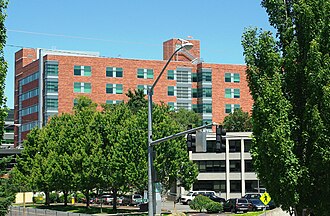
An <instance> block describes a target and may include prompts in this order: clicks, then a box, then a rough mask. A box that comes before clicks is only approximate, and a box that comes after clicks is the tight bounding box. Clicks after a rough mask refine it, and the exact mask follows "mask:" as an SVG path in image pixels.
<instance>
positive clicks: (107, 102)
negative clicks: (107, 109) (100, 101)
mask: <svg viewBox="0 0 330 216" xmlns="http://www.w3.org/2000/svg"><path fill="white" fill-rule="evenodd" d="M105 103H106V104H113V100H106V102H105Z"/></svg>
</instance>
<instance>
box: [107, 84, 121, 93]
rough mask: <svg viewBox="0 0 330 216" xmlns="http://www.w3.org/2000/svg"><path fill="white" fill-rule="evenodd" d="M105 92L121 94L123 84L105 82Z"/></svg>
mask: <svg viewBox="0 0 330 216" xmlns="http://www.w3.org/2000/svg"><path fill="white" fill-rule="evenodd" d="M106 93H107V94H122V93H123V84H107V85H106Z"/></svg>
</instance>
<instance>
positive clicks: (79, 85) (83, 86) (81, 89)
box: [73, 82, 92, 93]
mask: <svg viewBox="0 0 330 216" xmlns="http://www.w3.org/2000/svg"><path fill="white" fill-rule="evenodd" d="M73 87H74V89H73V92H75V93H91V91H92V85H91V83H83V82H75V83H74V86H73Z"/></svg>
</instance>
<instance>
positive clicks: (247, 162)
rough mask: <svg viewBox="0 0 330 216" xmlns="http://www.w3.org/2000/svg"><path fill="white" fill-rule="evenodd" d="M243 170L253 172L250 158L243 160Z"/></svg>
mask: <svg viewBox="0 0 330 216" xmlns="http://www.w3.org/2000/svg"><path fill="white" fill-rule="evenodd" d="M244 164H245V172H254V170H253V166H252V160H245V161H244Z"/></svg>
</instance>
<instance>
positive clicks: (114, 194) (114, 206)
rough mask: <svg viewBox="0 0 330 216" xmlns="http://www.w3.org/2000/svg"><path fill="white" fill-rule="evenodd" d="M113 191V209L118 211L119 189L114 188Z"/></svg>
mask: <svg viewBox="0 0 330 216" xmlns="http://www.w3.org/2000/svg"><path fill="white" fill-rule="evenodd" d="M112 192H113V200H112V209H113V211H114V212H116V211H117V189H116V188H114V189H113V190H112Z"/></svg>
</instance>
